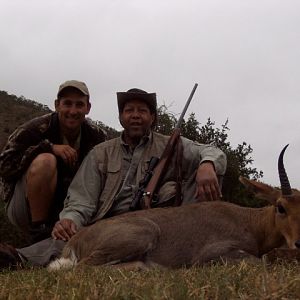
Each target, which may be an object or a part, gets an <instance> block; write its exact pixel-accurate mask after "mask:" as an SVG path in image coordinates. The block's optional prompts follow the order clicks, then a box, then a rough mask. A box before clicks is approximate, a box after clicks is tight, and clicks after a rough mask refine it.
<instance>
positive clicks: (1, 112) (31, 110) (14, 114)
mask: <svg viewBox="0 0 300 300" xmlns="http://www.w3.org/2000/svg"><path fill="white" fill-rule="evenodd" d="M0 104H1V105H0V151H1V150H2V149H3V147H4V145H5V144H6V141H7V139H8V137H9V135H10V134H11V133H12V132H13V131H14V130H15V129H16V128H17V127H18V126H20V125H21V124H23V123H25V122H26V121H28V120H31V119H33V118H34V117H37V116H41V115H44V114H46V113H49V112H51V111H52V110H51V109H49V107H48V106H47V105H43V104H41V103H38V102H36V101H34V100H30V99H26V98H25V97H23V96H21V97H17V96H15V95H9V94H8V93H7V92H5V91H0ZM95 123H96V124H97V125H99V126H100V127H102V128H103V129H104V130H105V131H106V132H107V136H108V139H110V138H113V137H115V136H118V135H119V133H118V131H116V130H115V129H113V128H111V127H109V126H106V125H105V124H103V123H102V122H100V121H95Z"/></svg>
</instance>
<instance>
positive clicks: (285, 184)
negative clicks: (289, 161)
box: [240, 145, 300, 249]
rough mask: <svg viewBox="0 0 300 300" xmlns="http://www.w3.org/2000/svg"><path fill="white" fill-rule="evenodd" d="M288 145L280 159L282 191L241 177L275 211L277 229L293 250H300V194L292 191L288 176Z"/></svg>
mask: <svg viewBox="0 0 300 300" xmlns="http://www.w3.org/2000/svg"><path fill="white" fill-rule="evenodd" d="M287 147H288V145H286V146H285V147H284V148H283V149H282V151H281V153H280V155H279V158H278V173H279V179H280V186H281V190H279V189H276V188H274V187H271V186H269V185H266V184H264V183H261V182H257V181H253V180H248V179H246V178H242V177H240V181H241V182H242V183H243V184H244V185H245V186H246V187H247V188H249V189H250V190H252V191H253V192H254V193H255V194H256V196H257V197H258V198H260V199H264V200H267V201H268V202H269V203H271V204H272V205H273V206H274V209H275V214H274V215H275V227H276V230H277V231H279V232H280V233H281V234H282V235H283V236H284V238H285V240H286V243H287V245H288V247H289V248H291V249H297V248H298V249H300V192H299V191H297V190H295V189H291V186H290V183H289V179H288V176H287V174H286V171H285V168H284V164H283V156H284V152H285V150H286V148H287Z"/></svg>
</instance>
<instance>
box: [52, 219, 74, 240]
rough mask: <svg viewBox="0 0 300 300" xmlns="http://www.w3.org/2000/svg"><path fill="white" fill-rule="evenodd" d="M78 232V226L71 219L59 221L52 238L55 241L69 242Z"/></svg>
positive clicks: (53, 230)
mask: <svg viewBox="0 0 300 300" xmlns="http://www.w3.org/2000/svg"><path fill="white" fill-rule="evenodd" d="M76 232H77V228H76V224H75V223H74V221H72V220H71V219H62V220H60V221H57V222H56V223H55V225H54V227H53V229H52V233H51V236H52V237H53V238H54V239H55V240H63V241H68V240H69V239H70V238H71V237H72V236H73V235H74V234H75V233H76Z"/></svg>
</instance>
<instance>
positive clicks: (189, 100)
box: [175, 83, 198, 128]
mask: <svg viewBox="0 0 300 300" xmlns="http://www.w3.org/2000/svg"><path fill="white" fill-rule="evenodd" d="M197 86H198V83H195V85H194V87H193V89H192V92H191V94H190V96H189V98H188V100H187V102H186V104H185V106H184V108H183V111H182V113H181V115H180V117H179V119H178V121H177V123H176V126H175V128H180V126H181V123H182V121H183V118H184V115H185V113H186V111H187V109H188V107H189V105H190V102H191V100H192V98H193V96H194V94H195V91H196V88H197Z"/></svg>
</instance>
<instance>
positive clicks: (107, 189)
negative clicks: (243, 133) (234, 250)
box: [60, 132, 226, 227]
mask: <svg viewBox="0 0 300 300" xmlns="http://www.w3.org/2000/svg"><path fill="white" fill-rule="evenodd" d="M168 139H169V137H168V136H164V135H161V134H158V133H154V132H153V134H152V135H150V139H149V141H148V142H147V143H146V144H145V145H143V146H142V147H141V149H140V150H139V149H136V150H135V151H141V153H140V154H139V155H136V154H133V156H132V160H131V164H130V168H129V170H127V174H126V176H125V183H126V178H128V177H131V178H134V181H133V182H131V184H132V186H131V185H130V186H131V188H132V193H131V194H130V196H129V197H130V199H129V202H128V201H127V202H126V203H130V201H131V200H132V198H133V195H134V193H135V192H136V191H137V188H138V184H139V182H140V181H141V179H142V178H143V177H144V175H145V172H146V170H147V167H148V162H149V160H150V158H151V157H152V156H157V157H160V156H161V154H162V152H163V150H164V148H165V146H166V144H167V141H168ZM182 142H183V158H182V193H183V199H184V202H185V203H187V202H194V201H196V199H195V197H194V195H195V188H196V185H195V176H196V172H197V169H198V166H199V164H200V163H202V162H203V161H211V162H213V164H214V166H215V170H216V173H217V175H220V176H222V175H224V173H225V170H226V156H225V154H224V153H223V152H222V151H221V150H219V149H217V148H215V147H214V146H211V145H204V144H198V143H194V142H192V141H190V140H188V139H186V138H182ZM123 159H124V154H123V150H122V139H121V137H119V138H115V139H112V140H109V141H107V142H105V143H102V144H99V145H97V146H96V147H95V148H94V149H93V150H92V151H91V152H90V153H89V154H88V155H87V157H86V158H85V160H84V161H83V163H82V165H81V167H80V169H79V171H78V172H77V174H76V176H75V177H74V179H73V181H72V183H71V185H70V187H69V190H68V195H67V198H66V200H65V204H64V209H63V210H62V212H61V213H60V219H63V218H68V219H72V220H73V221H74V222H75V223H76V224H77V226H78V227H81V226H85V225H88V224H91V223H93V222H95V221H96V220H99V219H101V218H103V217H106V215H107V213H110V215H113V214H114V212H113V211H111V209H112V207H113V204H114V201H115V200H116V198H118V195H120V194H122V190H123V189H124V188H126V184H125V185H124V174H123V173H124V170H123V169H122V162H123ZM134 166H135V167H134ZM125 171H126V170H125ZM130 172H134V174H128V173H130ZM129 175H132V176H129ZM175 176H176V174H175V160H174V159H172V161H171V163H170V166H169V168H168V171H167V172H166V173H165V174H164V177H163V179H162V181H161V183H160V186H161V187H160V192H159V198H160V199H166V198H170V196H172V195H174V193H175V192H176V190H175V181H176V179H175ZM127 188H128V185H127ZM123 200H124V201H126V199H123ZM160 201H161V200H160ZM162 201H164V200H162ZM128 208H129V206H128V205H127V207H126V210H128Z"/></svg>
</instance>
